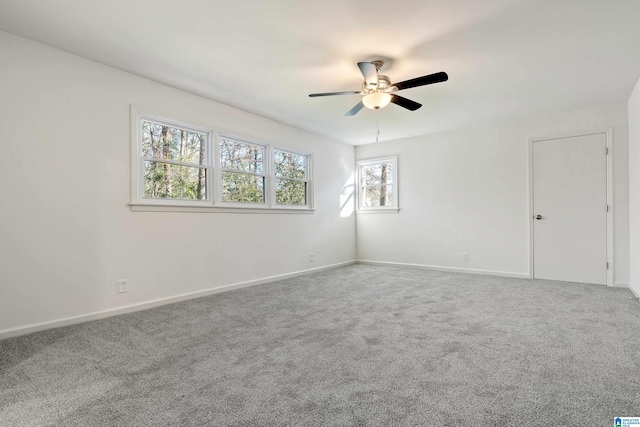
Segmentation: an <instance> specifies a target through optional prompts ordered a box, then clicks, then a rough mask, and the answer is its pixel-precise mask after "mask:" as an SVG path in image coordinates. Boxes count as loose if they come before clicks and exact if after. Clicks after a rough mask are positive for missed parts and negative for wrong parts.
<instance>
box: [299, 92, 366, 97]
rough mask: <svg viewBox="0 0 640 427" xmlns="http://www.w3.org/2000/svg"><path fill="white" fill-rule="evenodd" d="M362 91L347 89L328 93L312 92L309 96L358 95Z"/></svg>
mask: <svg viewBox="0 0 640 427" xmlns="http://www.w3.org/2000/svg"><path fill="white" fill-rule="evenodd" d="M359 93H360V92H356V91H353V90H351V91H347V92H326V93H312V94H310V95H309V96H310V97H312V98H313V97H315V96H334V95H357V94H359Z"/></svg>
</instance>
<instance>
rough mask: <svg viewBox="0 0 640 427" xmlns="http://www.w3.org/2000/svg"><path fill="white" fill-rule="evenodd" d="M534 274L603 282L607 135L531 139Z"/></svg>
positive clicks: (579, 280)
mask: <svg viewBox="0 0 640 427" xmlns="http://www.w3.org/2000/svg"><path fill="white" fill-rule="evenodd" d="M532 144H533V147H532V155H533V160H532V161H533V216H534V219H533V277H535V278H536V279H549V280H563V281H568V282H582V283H595V284H601V285H605V284H606V283H607V264H606V262H607V157H606V147H607V136H606V134H605V133H599V134H593V135H581V136H574V137H569V138H557V139H548V140H544V141H534V142H533V143H532Z"/></svg>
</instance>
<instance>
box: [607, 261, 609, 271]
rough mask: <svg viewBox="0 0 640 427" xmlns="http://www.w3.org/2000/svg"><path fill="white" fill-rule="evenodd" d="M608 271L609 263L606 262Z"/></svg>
mask: <svg viewBox="0 0 640 427" xmlns="http://www.w3.org/2000/svg"><path fill="white" fill-rule="evenodd" d="M608 269H609V261H607V270H608Z"/></svg>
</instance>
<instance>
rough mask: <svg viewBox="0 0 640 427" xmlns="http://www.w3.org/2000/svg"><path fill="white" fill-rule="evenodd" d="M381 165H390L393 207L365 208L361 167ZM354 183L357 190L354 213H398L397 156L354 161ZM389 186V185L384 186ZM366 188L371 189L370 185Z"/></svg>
mask: <svg viewBox="0 0 640 427" xmlns="http://www.w3.org/2000/svg"><path fill="white" fill-rule="evenodd" d="M383 163H390V164H391V169H392V170H391V177H392V182H391V184H390V185H391V187H392V194H393V195H394V197H393V201H394V203H393V205H392V206H365V204H364V200H363V198H364V194H365V191H364V187H365V185H364V179H363V178H364V177H363V174H362V167H363V166H372V165H380V164H383ZM356 178H357V180H356V182H357V188H356V192H357V201H358V207H357V209H356V213H397V212H399V211H400V204H399V200H400V199H399V197H398V156H397V155H394V156H383V157H376V158H370V159H360V160H356ZM386 185H389V184H386ZM367 187H372V186H371V185H369V186H367Z"/></svg>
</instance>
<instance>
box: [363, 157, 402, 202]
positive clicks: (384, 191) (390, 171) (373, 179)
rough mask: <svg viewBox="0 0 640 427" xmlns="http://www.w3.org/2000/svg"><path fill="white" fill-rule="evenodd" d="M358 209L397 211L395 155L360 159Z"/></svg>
mask: <svg viewBox="0 0 640 427" xmlns="http://www.w3.org/2000/svg"><path fill="white" fill-rule="evenodd" d="M358 209H359V210H360V211H390V210H395V211H397V209H398V179H397V158H396V157H395V156H394V157H387V158H380V159H368V160H360V161H358Z"/></svg>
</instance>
